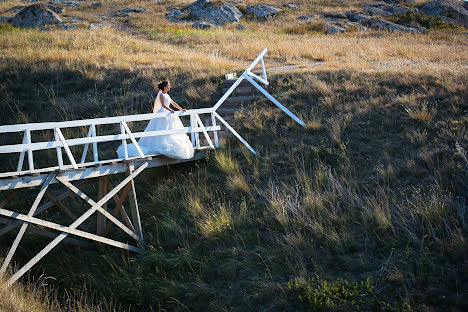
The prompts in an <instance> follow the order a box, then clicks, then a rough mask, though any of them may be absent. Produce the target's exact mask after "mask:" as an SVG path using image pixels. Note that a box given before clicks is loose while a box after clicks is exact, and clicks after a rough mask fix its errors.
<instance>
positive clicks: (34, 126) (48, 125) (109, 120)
mask: <svg viewBox="0 0 468 312" xmlns="http://www.w3.org/2000/svg"><path fill="white" fill-rule="evenodd" d="M213 111H215V109H214V108H213V107H209V108H198V109H189V110H187V111H185V112H184V111H176V112H175V113H174V114H175V115H176V116H188V115H193V114H208V113H211V112H213ZM170 114H171V113H169V112H168V113H151V114H137V115H127V116H115V117H104V118H94V119H82V120H72V121H60V122H41V123H29V124H16V125H7V126H0V133H9V132H20V131H25V130H30V131H35V130H47V129H54V128H60V129H63V128H73V127H85V126H89V125H93V124H94V125H107V124H118V123H120V122H121V121H125V122H130V121H145V120H150V119H153V118H156V117H168V116H170Z"/></svg>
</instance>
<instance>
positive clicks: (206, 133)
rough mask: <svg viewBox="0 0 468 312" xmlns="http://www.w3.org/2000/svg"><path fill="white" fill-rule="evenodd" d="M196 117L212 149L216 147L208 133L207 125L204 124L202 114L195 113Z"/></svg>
mask: <svg viewBox="0 0 468 312" xmlns="http://www.w3.org/2000/svg"><path fill="white" fill-rule="evenodd" d="M195 118H196V120H197V122H198V125H199V126H200V127H201V128H202V130H203V135H204V136H205V139H206V141H207V142H208V145H209V146H210V147H211V148H212V149H214V148H215V147H214V145H213V142H211V138H210V136H209V135H208V132H206V130H205V126H204V125H203V122H202V121H201V119H200V116H198V115H195Z"/></svg>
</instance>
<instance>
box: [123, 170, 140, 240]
mask: <svg viewBox="0 0 468 312" xmlns="http://www.w3.org/2000/svg"><path fill="white" fill-rule="evenodd" d="M127 168H128V169H127V170H128V171H127V172H128V174H129V175H131V174H133V172H135V165H134V164H128V167H127ZM130 183H131V186H130V192H129V194H128V197H129V202H130V209H131V210H130V212H131V214H132V219H133V224H134V225H135V230H136V233H137V234H138V235H140V237H141V239H143V229H142V227H141V219H140V210H139V208H138V200H137V196H136V189H135V183H134V180H133V179H132V180H130Z"/></svg>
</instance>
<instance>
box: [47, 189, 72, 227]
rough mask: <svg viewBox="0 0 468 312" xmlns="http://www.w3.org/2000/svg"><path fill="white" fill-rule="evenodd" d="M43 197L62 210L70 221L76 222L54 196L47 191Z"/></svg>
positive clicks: (68, 210)
mask: <svg viewBox="0 0 468 312" xmlns="http://www.w3.org/2000/svg"><path fill="white" fill-rule="evenodd" d="M45 195H46V196H47V197H48V198H49V199H50V200H51V201H52V202H53V203H54V204H55V205H56V206H57V207H58V208H59V209H60V210H62V211H63V212H65V214H66V215H67V216H69V217H70V219H72V220H76V216H75V214H74V213H73V212H71V211H70V209H68V208H67V207H66V206H65V205H64V204H62V202H61V201H60V200H59V199H57V197H55V196H54V195H52V194H51V193H50V191H49V190H47V192H46V193H45Z"/></svg>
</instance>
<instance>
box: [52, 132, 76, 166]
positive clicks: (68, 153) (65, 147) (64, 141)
mask: <svg viewBox="0 0 468 312" xmlns="http://www.w3.org/2000/svg"><path fill="white" fill-rule="evenodd" d="M55 131H56V132H57V134H58V137H59V139H60V142H61V143H62V145H63V148H64V149H65V152H66V153H67V156H68V160H70V163H71V164H72V166H73V169H78V166H77V165H76V162H75V158H74V157H73V154H72V152H71V150H70V148H69V147H68V144H67V140H65V137H64V136H63V133H62V131H61V130H60V128H55Z"/></svg>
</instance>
